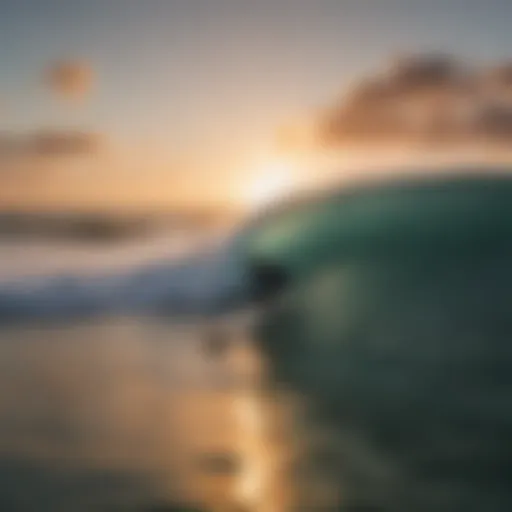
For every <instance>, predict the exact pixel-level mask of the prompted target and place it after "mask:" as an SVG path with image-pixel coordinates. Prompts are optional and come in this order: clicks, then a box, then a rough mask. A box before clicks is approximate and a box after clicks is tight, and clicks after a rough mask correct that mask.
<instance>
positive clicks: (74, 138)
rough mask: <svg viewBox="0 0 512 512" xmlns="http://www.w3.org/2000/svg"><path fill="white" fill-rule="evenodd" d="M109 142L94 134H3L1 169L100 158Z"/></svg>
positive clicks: (57, 131)
mask: <svg viewBox="0 0 512 512" xmlns="http://www.w3.org/2000/svg"><path fill="white" fill-rule="evenodd" d="M105 147H106V141H105V138H104V137H103V136H102V135H100V134H97V133H93V132H85V131H84V132H80V131H68V130H43V131H38V132H30V133H23V134H16V133H9V132H4V133H0V169H2V170H3V169H5V168H11V167H10V166H12V165H16V164H29V165H30V164H37V163H43V162H47V161H55V160H61V159H64V158H84V157H89V156H96V155H99V154H100V153H101V152H102V151H103V149H104V148H105Z"/></svg>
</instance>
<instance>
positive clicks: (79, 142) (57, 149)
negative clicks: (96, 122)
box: [26, 131, 105, 157]
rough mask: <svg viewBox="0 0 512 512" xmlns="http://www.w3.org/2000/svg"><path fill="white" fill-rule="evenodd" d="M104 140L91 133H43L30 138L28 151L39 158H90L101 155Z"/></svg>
mask: <svg viewBox="0 0 512 512" xmlns="http://www.w3.org/2000/svg"><path fill="white" fill-rule="evenodd" d="M104 142H105V141H104V138H103V137H101V136H100V135H99V134H96V133H91V132H60V131H42V132H38V133H35V134H33V135H31V136H29V137H28V139H27V141H26V143H27V145H26V147H27V150H28V151H29V153H31V154H35V155H38V156H49V157H60V156H88V155H94V154H97V153H99V152H100V151H101V150H102V148H103V147H104Z"/></svg>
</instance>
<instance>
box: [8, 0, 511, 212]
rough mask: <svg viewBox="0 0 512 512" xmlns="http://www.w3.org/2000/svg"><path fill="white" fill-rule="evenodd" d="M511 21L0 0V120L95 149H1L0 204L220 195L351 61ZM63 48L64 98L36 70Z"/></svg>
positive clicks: (246, 6) (376, 10) (434, 47)
mask: <svg viewBox="0 0 512 512" xmlns="http://www.w3.org/2000/svg"><path fill="white" fill-rule="evenodd" d="M511 20H512V2H510V1H509V0H489V1H487V2H483V1H481V0H429V1H420V0H314V1H313V0H259V1H257V2H253V1H250V0H73V1H72V0H37V1H34V0H4V1H1V2H0V63H1V66H2V73H0V123H1V125H2V126H1V128H2V131H3V132H4V133H9V134H14V135H15V136H16V137H20V136H22V135H23V134H26V133H28V132H33V131H39V130H54V131H64V132H65V131H69V130H79V131H83V132H93V133H97V134H99V135H100V138H101V139H103V138H104V139H105V147H106V149H105V150H102V151H101V152H99V153H98V154H96V151H94V152H93V153H94V154H92V155H89V157H88V158H85V159H83V160H84V161H83V162H81V164H80V166H79V168H76V165H71V164H70V163H69V161H66V162H65V163H62V161H61V160H60V159H59V158H58V155H56V156H55V155H54V157H52V158H50V159H48V158H47V159H45V160H44V162H41V159H40V158H37V159H33V160H29V162H28V164H27V163H25V164H24V166H22V167H23V169H21V170H20V169H18V168H17V167H16V166H14V167H13V166H12V164H11V163H10V161H9V162H7V159H6V158H5V155H4V154H3V152H1V151H0V168H1V169H4V172H3V173H2V174H3V175H2V176H0V204H1V203H3V204H4V206H6V205H7V206H8V205H24V206H27V205H28V206H33V207H37V206H38V205H46V206H48V205H50V206H55V205H57V206H59V205H66V206H70V205H81V204H82V205H83V204H86V205H87V204H88V205H91V204H93V205H94V204H97V205H104V204H109V203H115V204H118V203H119V204H132V203H133V204H137V203H141V204H146V205H165V206H170V207H172V206H173V205H174V204H178V203H180V202H183V201H185V202H187V201H191V202H194V201H196V200H199V201H202V200H204V201H209V200H215V201H220V202H223V201H225V202H229V201H230V200H231V199H232V198H233V195H236V194H237V190H238V189H237V187H238V186H239V184H240V183H242V182H243V181H244V180H246V179H247V180H249V179H252V178H251V177H250V176H249V175H250V173H251V169H256V168H257V162H260V161H264V160H265V158H271V157H270V156H268V155H269V154H270V153H271V148H272V144H273V142H274V139H275V135H276V131H277V130H279V129H280V128H281V127H283V126H286V125H287V124H288V123H294V122H295V120H297V119H299V120H300V119H301V118H302V117H303V116H306V117H307V116H308V115H310V113H311V112H314V111H315V110H316V109H318V108H320V107H322V105H324V104H326V103H329V102H331V101H332V100H333V98H336V97H338V96H339V95H341V94H342V93H343V91H344V90H345V89H346V88H347V87H349V86H350V85H351V83H353V82H354V81H356V80H357V79H358V77H359V76H360V75H361V74H364V73H366V72H368V70H372V69H375V68H378V67H379V66H380V65H381V64H382V63H383V62H385V61H386V59H388V58H389V57H390V56H393V55H397V54H403V53H411V52H431V51H439V50H442V51H448V52H450V53H453V54H456V55H457V56H459V57H461V58H464V59H469V60H471V61H475V62H477V63H480V62H481V63H485V62H489V61H496V60H506V59H508V58H509V57H510V56H511V53H510V48H512V31H511V30H510V21H511ZM62 60H64V61H68V62H70V63H71V64H72V65H74V66H75V71H77V72H81V71H84V72H85V71H87V72H90V77H89V78H88V80H89V79H90V84H89V82H88V83H87V84H86V85H85V86H84V91H82V92H81V93H80V95H81V97H80V98H78V100H76V98H74V99H73V98H69V97H67V96H68V94H67V92H69V91H67V90H66V89H65V87H64V89H62V90H61V89H59V87H58V86H55V85H54V84H51V83H49V82H48V80H47V75H48V72H49V70H51V69H52V68H51V66H53V64H54V63H58V62H60V61H62ZM78 80H80V78H79V77H78ZM71 85H73V84H71ZM79 85H80V84H79ZM180 204H181V203H180Z"/></svg>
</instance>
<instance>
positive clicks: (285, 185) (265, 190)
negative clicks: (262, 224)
mask: <svg viewBox="0 0 512 512" xmlns="http://www.w3.org/2000/svg"><path fill="white" fill-rule="evenodd" d="M297 182H298V176H296V173H295V172H294V166H293V165H292V164H291V163H290V162H287V161H281V160H276V161H270V162H268V163H265V164H263V165H261V166H260V167H257V168H256V170H255V171H254V172H253V173H251V177H250V178H249V180H248V182H246V184H245V186H244V190H243V192H242V201H243V202H244V204H245V205H247V206H249V208H259V207H262V206H265V205H266V204H269V203H272V202H274V201H277V200H278V199H280V198H281V197H283V196H285V195H286V194H288V193H291V192H292V191H293V189H294V188H295V186H296V184H297Z"/></svg>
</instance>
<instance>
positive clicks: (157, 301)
mask: <svg viewBox="0 0 512 512" xmlns="http://www.w3.org/2000/svg"><path fill="white" fill-rule="evenodd" d="M242 281H243V280H242V278H241V271H240V269H238V268H237V266H236V264H235V262H234V261H233V257H232V256H230V254H229V249H227V248H226V247H221V246H219V245H218V244H217V245H216V246H214V247H210V248H209V249H208V250H197V251H195V252H193V253H188V254H183V255H181V256H180V257H179V258H177V259H173V258H171V259H169V260H165V259H161V260H159V261H157V262H153V263H145V264H139V265H138V266H136V267H135V268H131V269H129V270H124V271H123V272H121V273H115V274H114V273H112V272H101V271H99V272H97V273H95V274H92V273H90V272H89V275H83V274H78V273H71V272H69V273H67V274H56V275H50V276H38V277H35V276H32V277H25V278H23V279H20V278H18V279H16V280H12V281H9V282H4V283H3V284H1V285H0V321H1V322H4V323H5V322H16V321H20V320H26V319H47V318H55V319H57V318H58V319H60V318H62V319H65V318H72V317H76V316H85V315H95V314H109V313H120V314H124V313H146V314H147V313H153V314H158V315H178V314H179V315H208V314H212V313H215V312H219V311H221V310H223V309H224V308H226V307H228V306H230V305H233V304H234V303H236V302H237V301H238V300H240V299H241V297H242V295H243V283H242Z"/></svg>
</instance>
